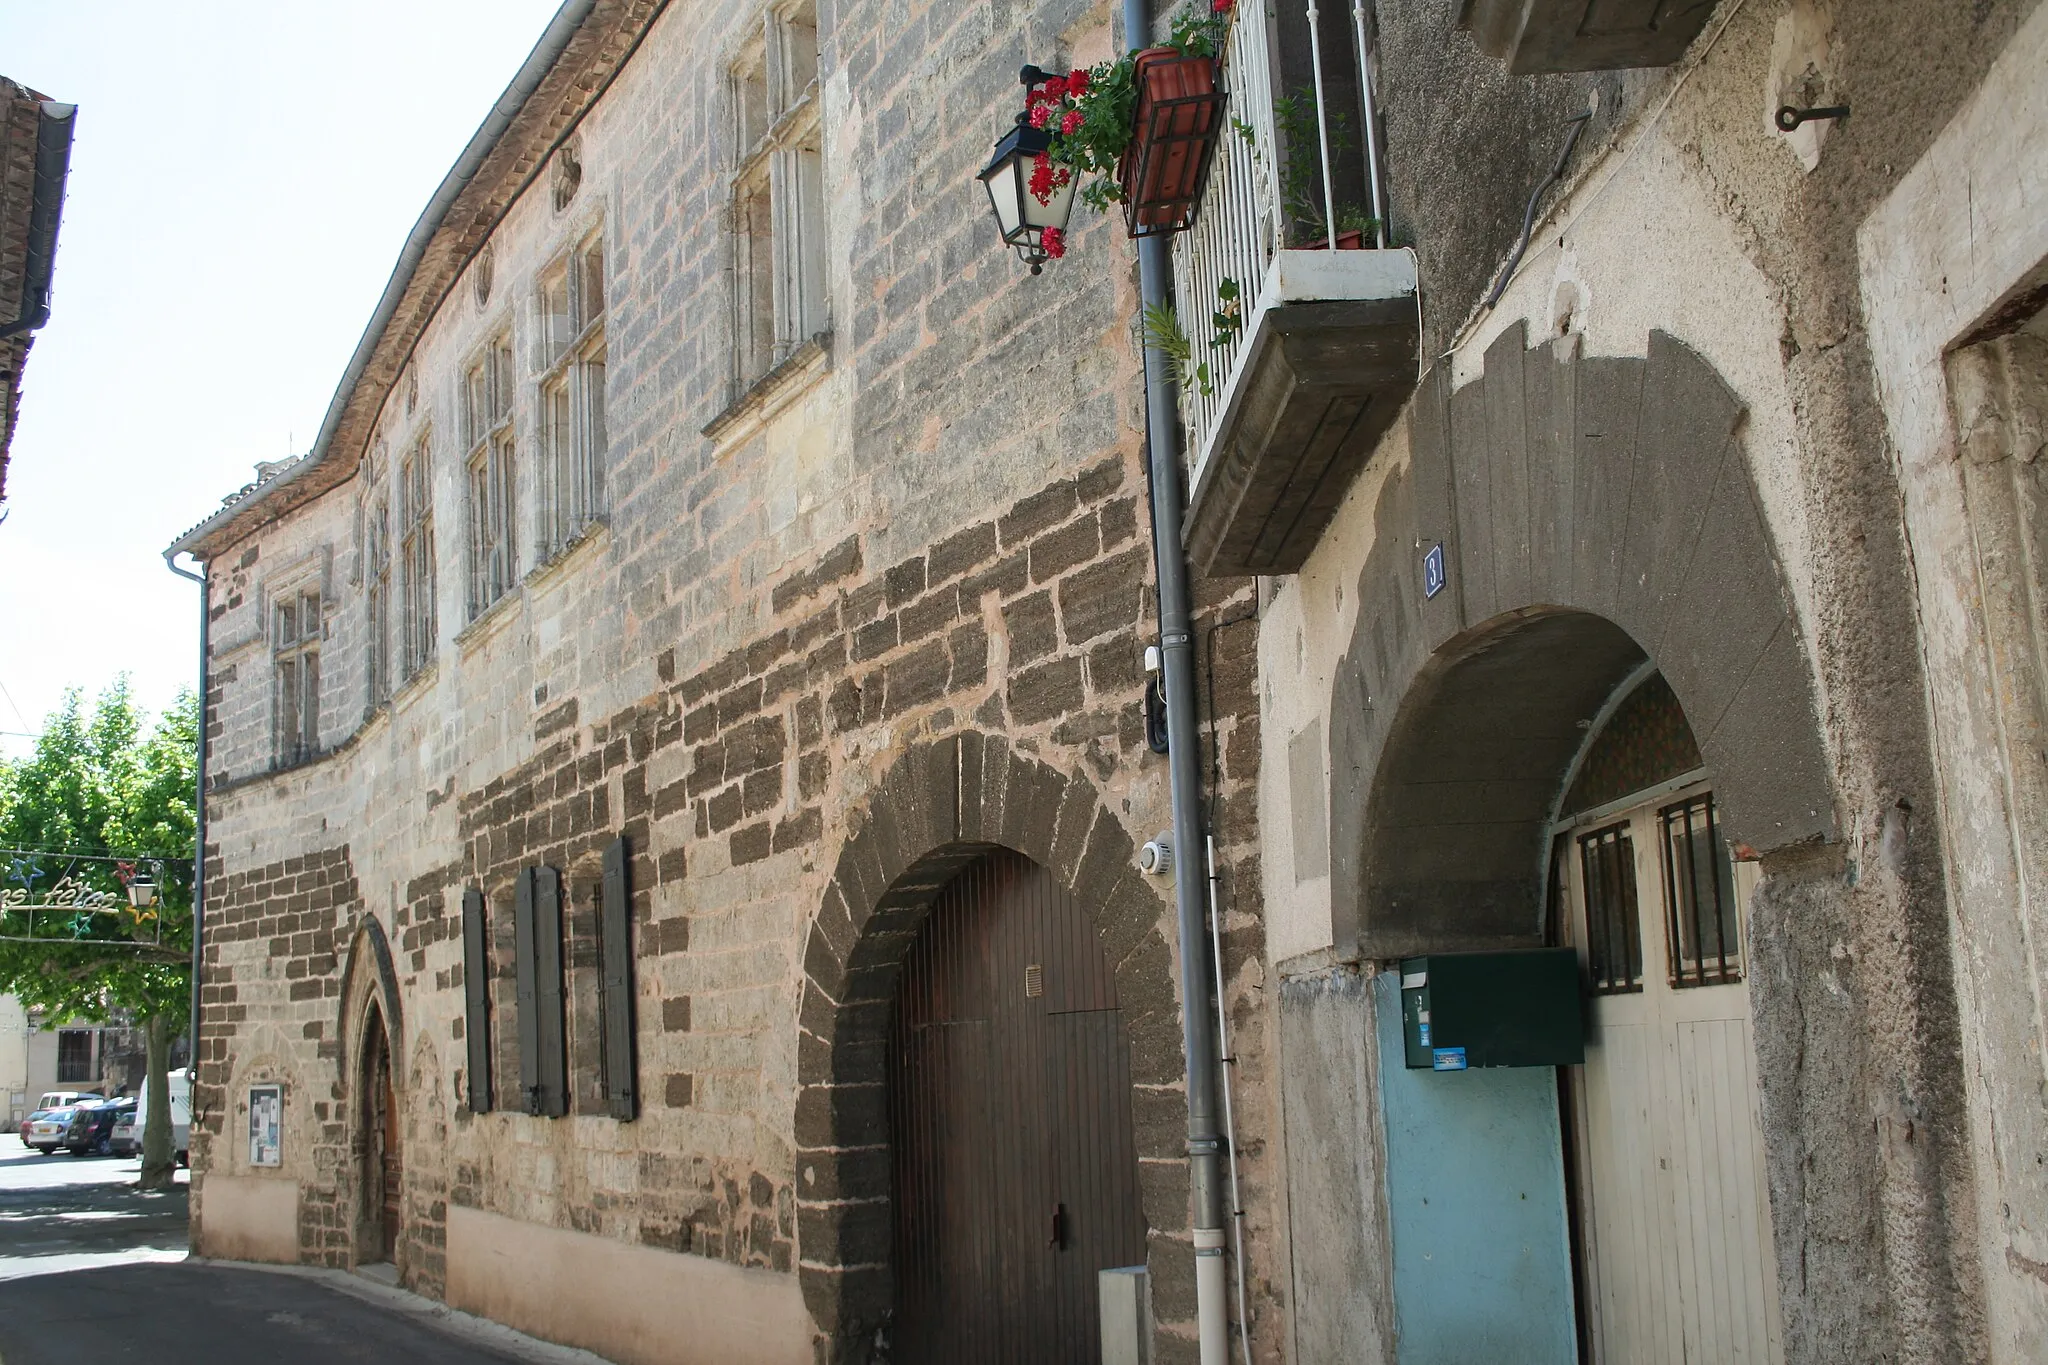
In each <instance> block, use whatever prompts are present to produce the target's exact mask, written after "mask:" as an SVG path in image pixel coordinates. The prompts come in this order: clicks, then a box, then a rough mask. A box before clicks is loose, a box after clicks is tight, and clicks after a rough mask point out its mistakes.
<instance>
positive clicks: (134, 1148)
mask: <svg viewBox="0 0 2048 1365" xmlns="http://www.w3.org/2000/svg"><path fill="white" fill-rule="evenodd" d="M169 1080H170V1090H171V1150H172V1152H174V1153H175V1154H176V1155H177V1158H178V1164H179V1165H181V1166H183V1165H185V1164H187V1161H188V1158H187V1155H186V1148H187V1146H188V1145H189V1144H190V1141H191V1133H192V1073H191V1071H189V1070H187V1069H186V1068H184V1067H180V1068H178V1069H177V1070H176V1071H173V1072H171V1073H170V1076H169ZM148 1122H149V1087H148V1086H147V1085H145V1086H144V1087H143V1090H142V1093H141V1094H140V1095H137V1096H136V1097H135V1107H134V1108H133V1109H130V1110H127V1111H126V1112H124V1113H122V1115H121V1116H120V1117H119V1118H117V1119H115V1120H114V1150H115V1152H117V1153H119V1154H120V1155H122V1156H133V1155H135V1154H136V1153H137V1152H140V1151H141V1150H142V1131H143V1128H144V1127H145V1125H147V1124H148Z"/></svg>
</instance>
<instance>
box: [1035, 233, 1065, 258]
mask: <svg viewBox="0 0 2048 1365" xmlns="http://www.w3.org/2000/svg"><path fill="white" fill-rule="evenodd" d="M1038 245H1039V247H1040V248H1041V249H1042V250H1043V251H1044V252H1045V254H1046V256H1047V258H1048V259H1050V260H1055V261H1057V260H1058V259H1059V258H1060V257H1062V256H1064V255H1066V254H1067V234H1066V233H1064V232H1061V231H1060V230H1059V229H1058V228H1047V229H1046V230H1045V231H1044V232H1041V233H1040V234H1038Z"/></svg>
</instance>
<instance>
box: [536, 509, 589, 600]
mask: <svg viewBox="0 0 2048 1365" xmlns="http://www.w3.org/2000/svg"><path fill="white" fill-rule="evenodd" d="M611 530H612V528H611V521H610V519H609V518H607V517H592V518H591V519H590V520H589V521H586V522H585V523H583V529H582V530H580V531H578V532H577V533H576V534H575V535H573V536H570V537H569V538H568V539H567V540H565V541H563V542H562V545H561V548H560V549H558V550H556V551H555V552H554V553H553V554H551V555H549V556H548V557H547V558H546V559H543V560H542V561H541V562H540V563H538V564H536V565H534V566H533V567H532V568H531V569H528V570H527V571H526V577H525V578H524V579H522V580H521V584H522V586H524V587H526V588H528V589H536V590H537V589H541V588H545V587H547V586H548V585H550V584H552V583H553V582H554V581H555V580H556V579H558V578H560V577H562V576H563V575H564V574H565V573H566V572H567V571H568V569H569V568H570V567H571V565H573V564H576V563H580V562H581V561H583V560H585V559H588V558H590V557H591V556H592V555H594V554H596V553H598V550H599V548H600V547H602V546H604V545H606V544H608V543H609V542H610V540H611Z"/></svg>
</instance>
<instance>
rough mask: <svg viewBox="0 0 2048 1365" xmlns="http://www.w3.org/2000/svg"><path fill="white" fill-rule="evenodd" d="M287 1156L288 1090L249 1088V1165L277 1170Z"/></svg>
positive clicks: (267, 1086) (265, 1087)
mask: <svg viewBox="0 0 2048 1365" xmlns="http://www.w3.org/2000/svg"><path fill="white" fill-rule="evenodd" d="M283 1153H284V1087H283V1086H281V1085H252V1086H250V1087H249V1164H250V1165H251V1166H275V1165H277V1164H278V1163H279V1161H280V1160H281V1159H282V1157H283Z"/></svg>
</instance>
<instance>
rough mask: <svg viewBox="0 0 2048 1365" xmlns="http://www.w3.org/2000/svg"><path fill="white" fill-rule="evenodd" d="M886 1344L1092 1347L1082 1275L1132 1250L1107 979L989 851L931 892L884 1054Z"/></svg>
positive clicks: (1006, 1349) (1055, 897)
mask: <svg viewBox="0 0 2048 1365" xmlns="http://www.w3.org/2000/svg"><path fill="white" fill-rule="evenodd" d="M889 1080H890V1104H891V1116H890V1117H891V1129H892V1135H893V1138H894V1158H895V1269H896V1306H897V1312H896V1324H897V1326H896V1333H895V1344H896V1358H897V1359H898V1360H900V1361H904V1362H909V1365H918V1362H927V1361H933V1362H935V1361H945V1362H949V1365H982V1363H983V1362H1011V1361H1015V1362H1020V1365H1021V1363H1022V1362H1041V1361H1052V1360H1057V1361H1062V1362H1089V1361H1095V1360H1098V1359H1099V1358H1100V1354H1101V1347H1100V1329H1099V1326H1098V1322H1097V1315H1098V1311H1099V1310H1098V1306H1097V1302H1098V1301H1097V1290H1096V1272H1098V1271H1100V1270H1104V1269H1108V1268H1110V1267H1113V1266H1128V1265H1138V1264H1142V1263H1143V1262H1144V1259H1145V1220H1144V1215H1143V1213H1142V1212H1141V1210H1140V1205H1139V1199H1138V1159H1137V1149H1136V1144H1135V1141H1134V1139H1133V1136H1132V1129H1131V1083H1130V1059H1129V1053H1128V1047H1127V1045H1126V1043H1125V1041H1124V1032H1123V1026H1122V1021H1121V1019H1120V1017H1119V1015H1118V1012H1117V999H1116V980H1115V976H1114V974H1113V973H1112V972H1111V970H1110V965H1109V963H1108V961H1107V960H1106V959H1105V957H1104V955H1103V952H1102V948H1101V945H1100V944H1099V942H1098V941H1097V939H1096V936H1095V930H1094V926H1093V925H1092V924H1091V923H1090V922H1089V919H1088V916H1087V914H1086V912H1084V911H1083V910H1082V909H1081V907H1080V906H1079V905H1078V904H1076V903H1075V901H1074V899H1073V898H1072V897H1071V896H1069V895H1067V894H1066V892H1065V891H1064V890H1063V889H1061V887H1060V886H1059V885H1058V884H1057V883H1056V882H1055V881H1054V880H1053V878H1052V876H1051V875H1050V874H1049V873H1048V872H1047V871H1046V870H1045V869H1044V868H1042V867H1040V866H1038V865H1037V864H1036V863H1034V862H1032V861H1031V860H1030V859H1029V858H1026V857H1024V856H1023V855H1021V854H1017V853H1012V852H1009V851H1007V850H999V851H997V852H994V853H991V854H989V855H987V856H986V857H984V858H981V859H980V860H978V861H977V862H975V863H974V864H972V865H971V866H969V867H968V868H967V869H965V870H964V871H963V872H961V874H960V875H959V876H958V877H956V878H955V879H954V880H953V881H952V882H951V883H950V884H949V885H948V886H947V887H946V889H945V890H944V891H942V892H940V894H939V897H938V901H937V904H936V905H935V906H934V907H933V910H932V913H931V915H930V917H929V918H928V919H927V920H926V922H925V926H924V929H923V931H922V932H921V933H920V934H919V936H918V939H917V942H916V943H915V944H914V945H913V946H912V948H911V949H910V952H909V955H908V956H907V958H906V959H905V962H904V969H903V979H902V985H901V988H900V990H899V992H898V995H897V1007H896V1018H895V1027H894V1031H893V1034H892V1039H891V1049H890V1067H889Z"/></svg>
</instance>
